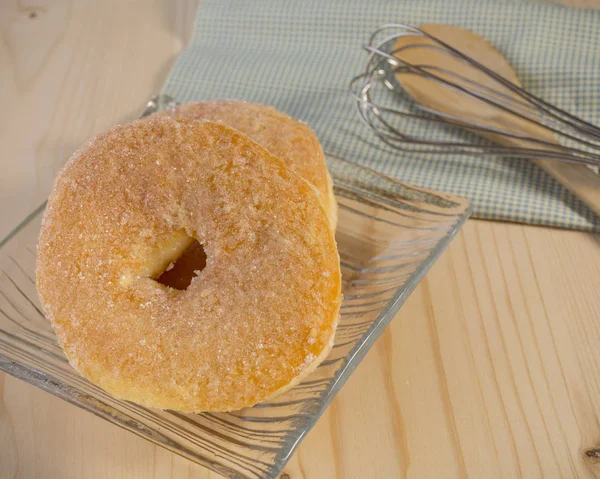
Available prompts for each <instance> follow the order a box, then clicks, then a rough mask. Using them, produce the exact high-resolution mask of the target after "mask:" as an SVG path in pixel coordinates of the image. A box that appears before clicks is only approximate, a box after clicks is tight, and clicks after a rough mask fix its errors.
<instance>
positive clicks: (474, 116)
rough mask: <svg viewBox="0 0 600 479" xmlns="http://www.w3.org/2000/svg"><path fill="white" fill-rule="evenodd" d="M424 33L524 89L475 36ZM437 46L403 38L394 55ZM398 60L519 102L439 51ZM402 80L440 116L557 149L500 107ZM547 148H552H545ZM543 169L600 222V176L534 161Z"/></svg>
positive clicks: (402, 76)
mask: <svg viewBox="0 0 600 479" xmlns="http://www.w3.org/2000/svg"><path fill="white" fill-rule="evenodd" d="M419 28H420V29H421V30H423V31H424V32H426V33H428V34H430V35H432V36H434V37H436V38H437V39H439V40H441V41H443V42H445V43H447V44H448V45H450V46H452V47H454V48H455V49H457V50H459V51H461V52H462V53H464V54H465V55H467V56H470V57H471V58H473V59H474V60H476V61H477V62H479V63H481V64H482V65H484V66H485V67H487V68H489V69H490V70H493V71H494V72H496V73H497V74H499V75H501V76H502V77H504V78H505V79H507V80H509V81H511V82H512V83H514V84H516V85H518V86H521V84H520V82H519V79H518V78H517V76H516V74H515V72H514V71H513V69H512V68H511V66H510V64H509V63H508V61H507V60H506V59H505V58H504V56H502V54H501V53H500V52H499V51H498V50H496V49H495V48H494V47H493V46H492V45H490V44H489V43H488V42H486V41H485V40H484V39H483V38H481V37H480V36H478V35H476V34H475V33H473V32H470V31H468V30H464V29H462V28H458V27H453V26H449V25H436V24H431V25H424V26H421V27H419ZM425 44H427V45H432V46H433V45H436V44H435V42H434V41H433V40H430V39H429V38H426V37H421V36H403V37H400V38H399V39H398V40H397V42H396V44H395V47H394V49H398V48H400V47H404V46H408V45H425ZM395 55H396V56H397V57H398V58H401V59H402V60H405V61H407V62H409V63H411V64H413V65H422V66H424V65H428V66H433V67H437V68H441V69H444V70H446V71H448V72H451V73H454V74H457V75H460V76H462V77H464V78H466V79H468V80H471V81H474V82H477V83H479V84H482V85H484V86H486V87H489V88H492V89H495V90H496V91H500V92H502V93H503V94H506V95H507V96H508V100H512V99H514V100H515V101H518V97H517V96H516V94H515V93H513V92H511V91H510V90H508V89H507V88H506V87H504V86H500V84H499V83H498V82H497V81H496V80H494V79H493V78H490V77H489V76H488V75H486V74H485V73H483V72H482V71H481V70H479V69H477V68H475V67H473V66H471V65H468V64H466V63H465V62H464V61H462V60H460V59H458V58H455V57H452V56H451V55H448V54H447V53H443V52H440V51H436V50H435V49H433V48H421V47H419V48H408V49H404V50H402V51H400V52H398V53H395ZM431 73H434V74H435V75H438V76H440V77H442V78H445V79H447V80H449V81H452V82H453V83H456V84H459V85H460V86H465V87H471V88H472V85H469V83H468V81H464V80H462V79H457V78H456V77H455V76H453V75H452V76H450V75H448V74H445V73H440V72H439V71H437V70H436V71H431ZM396 78H397V80H398V81H399V82H400V84H401V85H402V87H403V88H404V89H405V90H406V91H407V92H408V93H409V94H410V95H412V96H413V97H414V98H415V99H416V100H417V101H418V102H420V103H421V104H422V105H425V106H427V107H428V108H431V109H432V110H435V111H438V112H440V113H445V114H450V115H453V116H456V117H459V118H461V119H464V120H468V121H475V122H478V123H480V124H481V125H483V126H485V127H490V128H499V129H502V130H507V131H509V132H511V133H516V134H521V135H527V136H530V137H533V138H536V139H540V140H544V141H547V142H549V143H554V144H558V141H557V139H556V138H555V137H554V136H553V135H552V133H551V132H550V131H548V130H547V129H544V128H542V127H540V126H538V125H536V124H534V123H531V122H529V121H527V120H525V119H522V118H518V117H517V116H515V115H513V114H511V113H508V112H505V111H503V110H502V109H500V108H498V107H497V106H495V105H489V104H486V103H485V102H483V101H481V100H479V99H477V98H474V97H471V96H469V95H466V94H464V93H461V92H459V91H455V90H452V89H450V88H448V87H447V86H445V85H443V84H441V83H440V82H438V81H435V80H431V79H427V78H426V77H423V76H421V75H414V74H408V73H398V74H397V75H396ZM477 133H478V134H480V135H481V136H485V137H486V138H488V139H490V140H492V141H494V142H497V143H500V144H504V145H508V146H517V147H524V148H537V149H544V146H542V145H539V144H535V145H532V143H531V142H527V141H525V140H522V139H518V138H511V137H507V136H503V135H498V134H493V133H489V132H479V131H478V132H477ZM546 148H548V147H547V146H546ZM532 161H534V162H535V163H536V164H537V165H538V166H540V167H541V168H543V169H544V170H546V171H547V172H548V173H549V174H551V175H552V176H553V177H554V178H556V179H557V180H558V181H559V182H560V183H562V184H563V185H564V186H565V187H566V188H568V189H569V190H570V191H571V192H572V193H573V194H575V195H576V196H577V197H578V198H579V199H580V200H581V201H582V202H583V203H585V204H586V205H587V206H588V207H589V208H590V209H591V210H592V211H594V212H595V213H596V214H597V215H598V216H600V175H598V174H597V173H595V172H594V171H593V170H591V169H590V168H588V167H587V166H585V165H577V164H568V163H562V162H559V161H552V160H541V159H535V160H532Z"/></svg>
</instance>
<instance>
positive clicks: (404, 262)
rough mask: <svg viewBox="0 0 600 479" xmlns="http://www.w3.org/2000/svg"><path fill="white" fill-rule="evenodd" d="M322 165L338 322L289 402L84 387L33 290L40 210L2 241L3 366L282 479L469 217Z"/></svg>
mask: <svg viewBox="0 0 600 479" xmlns="http://www.w3.org/2000/svg"><path fill="white" fill-rule="evenodd" d="M159 103H160V102H159ZM159 103H158V104H157V103H156V102H155V103H152V102H151V103H150V104H149V105H150V106H151V108H150V110H155V109H157V108H160V104H159ZM327 162H328V167H329V169H330V172H331V174H332V176H333V179H334V183H335V193H336V197H337V201H338V202H339V208H340V209H339V223H338V229H337V241H338V248H339V252H340V258H341V264H342V275H343V290H344V301H343V304H342V309H341V320H340V323H339V327H338V330H337V333H336V337H335V345H334V347H333V350H332V351H331V353H330V355H329V357H328V358H327V359H326V360H325V361H324V362H323V363H322V364H321V365H320V366H319V367H318V368H317V370H316V371H315V372H314V373H313V374H312V375H311V376H309V377H308V378H307V379H306V380H305V381H304V382H302V383H301V384H299V385H298V386H296V387H295V388H293V389H291V390H290V391H288V392H287V393H286V394H284V395H283V396H281V397H278V398H277V399H276V400H274V401H272V402H270V403H268V404H260V405H258V406H256V407H254V408H249V409H245V410H241V411H237V412H232V413H215V414H208V413H205V414H181V413H178V412H173V411H159V410H151V409H147V408H144V407H141V406H138V405H136V404H133V403H130V402H127V401H120V400H117V399H114V398H113V397H111V396H110V395H109V394H107V393H105V392H104V391H103V390H102V389H100V388H98V387H96V386H94V385H93V384H91V383H89V382H88V381H86V380H85V379H84V378H82V377H81V376H80V375H79V374H78V373H77V372H75V370H74V369H72V368H71V366H70V365H69V364H68V362H67V360H66V359H65V357H64V355H63V352H62V350H61V348H60V347H59V346H58V344H57V342H56V339H55V337H54V333H53V331H52V328H51V327H50V324H49V322H48V321H47V320H46V318H45V317H44V314H43V313H42V309H41V306H40V302H39V300H38V296H37V292H36V287H35V256H36V243H37V237H38V233H39V228H40V220H41V216H42V213H43V208H44V205H42V206H41V207H40V208H39V209H38V210H37V211H35V212H34V213H32V214H31V215H30V216H29V217H28V218H26V219H25V220H24V221H23V223H21V224H20V225H19V226H18V227H17V228H16V230H15V231H13V232H12V233H11V234H10V235H9V236H8V237H7V238H6V239H4V240H3V241H2V242H1V243H0V369H2V370H4V371H6V372H7V373H9V374H11V375H13V376H15V377H18V378H20V379H23V380H24V381H27V382H29V383H31V384H33V385H35V386H37V387H39V388H41V389H44V390H46V391H48V392H50V393H52V394H54V395H56V396H58V397H61V398H63V399H65V400H67V401H69V402H71V403H73V404H75V405H77V406H79V407H81V408H83V409H86V410H88V411H90V412H92V413H94V414H96V415H98V416H100V417H103V418H105V419H107V420H108V421H111V422H113V423H115V424H118V425H119V426H121V427H124V428H125V429H128V430H130V431H132V432H134V433H136V434H138V435H140V436H142V437H145V438H146V439H149V440H150V441H153V442H154V443H156V444H159V445H161V446H163V447H165V448H167V449H169V450H171V451H173V452H176V453H178V454H180V455H182V456H184V457H187V458H189V459H191V460H192V461H195V462H198V463H200V464H203V465H204V466H206V467H208V468H210V469H212V470H214V471H217V472H219V473H221V474H223V475H225V476H228V477H234V478H258V477H261V478H264V477H266V478H274V477H276V476H277V475H278V474H279V473H280V472H281V470H282V469H283V467H284V466H285V464H286V462H287V461H288V459H289V458H290V457H291V455H292V453H293V452H294V450H295V449H296V447H297V446H298V444H299V443H300V441H301V440H302V439H303V437H304V436H305V435H306V434H307V432H308V431H309V430H310V429H311V428H312V427H313V426H314V424H315V423H316V421H317V419H318V418H319V416H320V415H321V414H322V413H323V411H324V410H325V408H326V407H327V406H328V404H329V403H330V402H331V400H332V399H333V397H334V396H335V394H336V393H337V392H338V391H339V389H340V388H341V387H342V385H343V384H344V383H345V382H346V380H347V379H348V377H349V376H350V374H352V371H353V370H354V369H355V368H356V366H357V365H358V364H359V363H360V361H361V359H362V358H363V357H364V355H365V354H366V353H367V351H368V350H369V348H370V347H371V345H372V344H373V342H374V341H375V340H376V339H377V337H378V336H379V335H380V334H381V332H382V331H383V329H384V328H385V326H386V325H387V324H388V323H389V322H390V321H391V320H392V318H393V317H394V315H395V314H396V312H397V311H398V309H399V308H400V306H401V305H402V303H404V301H405V300H406V298H407V297H408V295H409V294H410V292H411V291H412V290H413V289H414V288H415V286H416V285H417V283H418V282H419V280H420V279H421V278H422V277H423V275H424V274H425V272H426V271H427V270H428V269H429V267H430V266H431V265H432V264H433V262H434V261H435V260H436V258H437V257H438V256H439V255H440V253H441V252H442V251H443V250H444V248H445V247H446V246H447V245H448V243H449V242H450V240H451V239H452V237H453V236H454V235H455V234H456V232H457V231H458V229H459V228H460V226H461V225H462V223H463V222H464V221H465V220H466V218H467V217H468V215H469V206H468V203H467V201H466V200H464V199H462V198H458V197H455V196H451V195H446V194H440V193H435V192H431V191H427V190H423V189H420V188H415V187H412V186H408V185H405V184H402V183H399V182H397V181H395V180H393V179H391V178H389V177H386V176H383V175H381V174H379V173H377V172H375V171H373V170H370V169H367V168H364V167H361V166H359V165H357V164H355V163H352V162H349V161H346V160H343V159H340V158H336V157H334V156H331V155H328V157H327Z"/></svg>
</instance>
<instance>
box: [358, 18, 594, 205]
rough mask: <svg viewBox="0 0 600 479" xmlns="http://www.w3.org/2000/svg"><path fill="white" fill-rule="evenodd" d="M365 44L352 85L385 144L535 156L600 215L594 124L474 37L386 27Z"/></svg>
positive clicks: (435, 151) (442, 29) (446, 30)
mask: <svg viewBox="0 0 600 479" xmlns="http://www.w3.org/2000/svg"><path fill="white" fill-rule="evenodd" d="M450 44H452V46H451V45H450ZM365 49H366V50H367V51H368V52H369V57H368V62H367V66H366V69H365V71H364V73H362V74H360V75H358V76H356V77H355V78H353V79H352V81H351V84H350V89H351V92H352V94H353V95H354V98H355V99H356V106H357V111H358V114H359V116H360V118H361V120H362V121H363V122H364V124H365V125H366V126H367V127H368V128H369V129H370V130H372V131H373V133H374V134H375V135H376V136H377V137H379V138H380V139H381V140H382V141H383V142H385V143H386V144H388V145H389V146H391V147H393V148H395V149H398V150H401V151H405V152H411V153H423V154H429V155H442V156H446V155H468V156H475V157H481V156H485V157H516V158H524V159H528V160H534V161H535V162H536V163H537V164H538V165H539V166H541V167H543V168H544V169H546V170H547V171H548V172H549V173H551V174H552V175H553V176H555V177H556V178H557V179H558V180H559V181H561V182H562V183H563V184H565V186H567V188H569V189H571V190H572V191H573V192H574V193H575V194H576V195H577V196H579V197H580V198H581V199H582V200H583V201H584V202H585V203H586V204H588V206H590V207H591V208H592V209H593V210H594V211H595V212H596V213H597V214H600V176H599V175H598V174H596V173H595V171H593V170H592V169H590V168H589V167H588V166H592V167H597V166H598V165H600V128H598V127H597V126H594V125H592V124H591V123H589V122H587V121H585V120H583V119H581V118H578V117H576V116H574V115H572V114H570V113H568V112H566V111H564V110H562V109H560V108H558V107H556V106H554V105H552V104H550V103H548V102H546V101H544V100H543V99H541V98H538V97H537V96H535V95H533V94H531V93H530V92H528V91H526V90H524V89H523V88H522V87H521V85H520V83H519V80H518V78H517V77H516V75H515V73H514V71H513V70H512V68H511V67H510V65H509V64H508V62H507V61H506V60H505V59H504V57H503V56H502V55H501V54H500V52H498V51H497V50H496V49H495V48H493V47H492V46H491V45H490V44H488V43H487V42H485V40H483V39H482V38H481V37H479V36H477V35H475V34H474V33H472V32H469V31H467V30H463V29H460V28H457V27H451V26H445V25H427V26H423V27H421V28H416V27H412V26H409V25H404V24H390V25H384V26H382V27H380V28H379V29H378V30H377V31H375V33H374V34H373V35H372V36H371V38H370V41H369V43H368V45H366V46H365ZM436 125H437V126H438V128H435V126H436ZM440 126H441V128H440ZM474 134H475V135H477V136H475V135H474ZM478 136H479V137H483V138H485V139H480V138H478ZM489 140H491V141H489ZM565 163H570V165H565Z"/></svg>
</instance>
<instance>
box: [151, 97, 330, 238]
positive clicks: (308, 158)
mask: <svg viewBox="0 0 600 479" xmlns="http://www.w3.org/2000/svg"><path fill="white" fill-rule="evenodd" d="M156 115H170V116H173V117H175V118H189V119H192V118H193V119H197V120H208V121H214V122H219V123H223V124H225V125H227V126H230V127H232V128H235V129H236V130H238V131H239V132H240V133H243V134H244V135H247V136H249V137H250V138H252V139H253V140H254V141H256V142H257V143H258V144H259V145H261V146H263V147H265V148H266V149H267V150H269V151H270V152H271V153H273V154H274V155H275V156H277V157H278V158H281V159H282V160H283V161H284V162H285V163H286V164H287V165H288V166H289V167H290V168H291V169H292V170H294V171H295V172H296V173H298V174H299V175H300V176H302V178H304V179H305V180H306V181H308V182H309V183H310V184H312V185H313V186H314V187H315V188H316V190H317V191H318V193H319V197H320V198H321V201H322V203H323V206H324V207H325V211H326V212H327V216H328V217H329V220H330V222H331V224H332V226H333V228H334V229H335V227H336V224H337V202H336V201H335V196H334V194H333V182H332V181H331V176H330V175H329V172H328V171H327V166H326V164H325V155H324V154H323V149H322V148H321V145H320V144H319V140H318V139H317V136H316V135H315V134H314V132H313V131H312V130H311V129H310V128H309V127H308V126H307V125H306V124H304V123H301V122H299V121H297V120H294V119H293V118H291V117H289V116H287V115H286V114H284V113H282V112H280V111H278V110H276V109H275V108H273V107H272V106H267V105H261V104H259V103H250V102H247V101H239V100H209V101H204V102H198V103H183V104H181V105H178V106H176V107H175V108H172V109H168V110H163V111H161V112H159V113H157V114H156Z"/></svg>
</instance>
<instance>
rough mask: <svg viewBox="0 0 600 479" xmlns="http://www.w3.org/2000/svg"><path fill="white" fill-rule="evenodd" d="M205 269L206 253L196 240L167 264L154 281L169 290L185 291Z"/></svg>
mask: <svg viewBox="0 0 600 479" xmlns="http://www.w3.org/2000/svg"><path fill="white" fill-rule="evenodd" d="M205 267H206V252H205V251H204V247H203V246H202V245H201V244H200V243H199V242H198V241H196V240H194V241H193V242H192V244H190V245H189V246H188V247H187V249H185V250H184V251H183V253H182V254H181V256H179V258H177V259H176V260H175V261H172V262H171V263H169V265H168V266H167V267H166V269H165V270H164V271H163V272H162V273H160V274H159V275H158V276H157V277H155V278H154V280H155V281H156V282H158V283H160V284H162V285H164V286H167V287H169V288H173V289H178V290H180V291H183V290H186V289H187V288H188V286H189V285H190V284H191V282H192V280H193V279H194V278H195V277H196V276H197V275H198V273H199V272H200V271H202V270H203V269H204V268H205Z"/></svg>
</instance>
